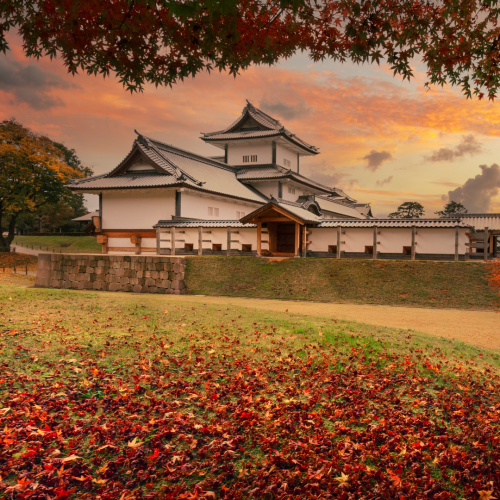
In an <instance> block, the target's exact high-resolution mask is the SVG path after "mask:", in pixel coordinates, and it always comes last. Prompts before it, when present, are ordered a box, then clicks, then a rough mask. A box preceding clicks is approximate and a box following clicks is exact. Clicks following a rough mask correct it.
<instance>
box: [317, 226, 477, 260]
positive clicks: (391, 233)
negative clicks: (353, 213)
mask: <svg viewBox="0 0 500 500" xmlns="http://www.w3.org/2000/svg"><path fill="white" fill-rule="evenodd" d="M342 230H343V231H345V234H341V237H340V240H341V241H345V244H342V245H341V247H340V249H341V251H345V252H364V251H365V246H373V228H343V229H342ZM378 230H379V232H380V234H378V235H377V241H378V242H379V243H378V245H377V250H378V251H379V252H380V253H403V246H411V231H412V230H411V228H379V229H378ZM309 231H311V234H310V235H309V238H308V239H309V241H311V244H310V245H308V250H311V251H313V252H327V251H328V245H336V244H337V228H335V227H332V228H324V229H317V228H312V229H309ZM467 232H468V230H467V229H465V228H463V229H462V228H461V229H459V239H458V252H459V253H460V254H464V253H466V250H467V248H468V247H466V246H465V243H468V241H469V239H468V238H467V236H466V235H465V233H467ZM415 241H416V243H417V245H416V252H417V253H421V254H454V253H455V228H417V234H416V236H415Z"/></svg>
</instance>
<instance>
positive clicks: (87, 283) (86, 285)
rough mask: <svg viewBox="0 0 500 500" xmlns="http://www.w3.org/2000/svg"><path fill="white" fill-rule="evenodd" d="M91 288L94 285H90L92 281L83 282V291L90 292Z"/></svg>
mask: <svg viewBox="0 0 500 500" xmlns="http://www.w3.org/2000/svg"><path fill="white" fill-rule="evenodd" d="M92 288H94V284H93V283H92V281H84V282H83V289H84V290H92Z"/></svg>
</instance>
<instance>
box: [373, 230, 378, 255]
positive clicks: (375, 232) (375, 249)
mask: <svg viewBox="0 0 500 500" xmlns="http://www.w3.org/2000/svg"><path fill="white" fill-rule="evenodd" d="M377 230H378V228H377V226H375V227H374V228H373V257H372V258H373V259H376V258H377Z"/></svg>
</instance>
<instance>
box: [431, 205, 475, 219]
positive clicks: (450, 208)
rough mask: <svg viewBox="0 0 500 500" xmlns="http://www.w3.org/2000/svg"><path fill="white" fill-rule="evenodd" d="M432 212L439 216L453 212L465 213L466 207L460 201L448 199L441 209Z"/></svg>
mask: <svg viewBox="0 0 500 500" xmlns="http://www.w3.org/2000/svg"><path fill="white" fill-rule="evenodd" d="M434 213H435V214H436V215H439V217H446V216H447V215H453V214H466V213H467V209H466V208H465V207H464V206H463V205H462V204H461V203H457V202H456V201H450V202H448V203H447V204H446V205H445V206H444V208H443V210H440V211H439V212H434Z"/></svg>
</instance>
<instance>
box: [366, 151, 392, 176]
mask: <svg viewBox="0 0 500 500" xmlns="http://www.w3.org/2000/svg"><path fill="white" fill-rule="evenodd" d="M361 159H362V160H366V161H367V162H368V164H367V165H366V168H367V169H368V170H371V171H372V172H375V170H377V169H378V168H379V167H380V165H382V163H384V161H390V160H393V159H394V158H393V157H392V155H391V153H389V151H375V150H374V149H372V150H371V151H370V154H367V155H366V156H363V158H361Z"/></svg>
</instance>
